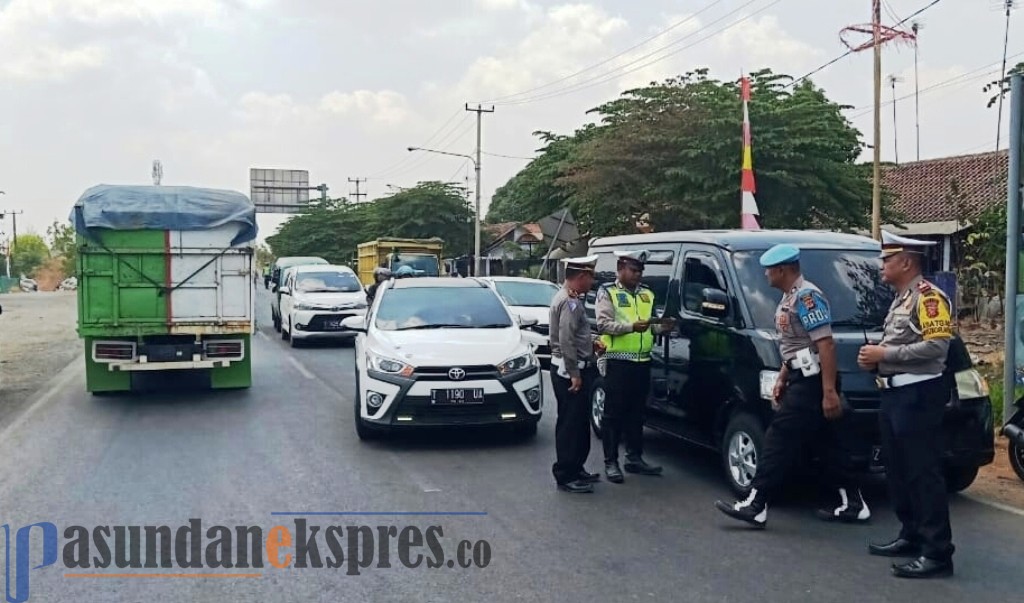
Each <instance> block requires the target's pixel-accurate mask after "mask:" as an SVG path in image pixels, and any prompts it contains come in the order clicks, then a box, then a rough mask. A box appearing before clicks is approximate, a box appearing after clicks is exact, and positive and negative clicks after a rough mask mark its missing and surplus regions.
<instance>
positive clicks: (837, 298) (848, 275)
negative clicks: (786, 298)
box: [733, 249, 893, 329]
mask: <svg viewBox="0 0 1024 603" xmlns="http://www.w3.org/2000/svg"><path fill="white" fill-rule="evenodd" d="M761 253H763V251H756V252H738V253H735V254H734V255H733V261H734V262H735V264H736V271H737V272H738V273H739V281H740V283H742V286H743V294H744V296H745V297H746V300H747V305H748V306H749V307H750V312H751V314H752V315H753V318H754V325H755V326H756V327H758V328H762V329H771V328H774V326H775V309H776V307H777V306H778V304H779V300H781V299H782V292H781V291H778V290H776V289H773V288H771V287H770V286H768V280H767V279H766V278H765V276H764V268H763V267H761V264H760V263H759V262H758V259H759V258H760V256H761ZM800 268H801V270H802V271H803V273H804V275H805V276H806V278H807V280H809V281H811V282H812V283H814V284H815V285H817V286H818V287H819V288H820V289H821V290H822V291H823V292H824V293H825V295H826V296H827V297H828V300H829V304H830V305H831V307H832V324H833V326H834V327H835V328H838V329H843V328H849V329H879V328H881V327H882V324H883V322H884V321H885V315H886V314H887V313H888V311H889V304H891V303H892V299H893V291H892V289H891V288H890V287H889V286H887V285H886V284H884V283H883V282H882V280H881V273H880V263H879V260H878V252H871V251H843V250H838V249H802V250H801V251H800Z"/></svg>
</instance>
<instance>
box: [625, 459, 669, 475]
mask: <svg viewBox="0 0 1024 603" xmlns="http://www.w3.org/2000/svg"><path fill="white" fill-rule="evenodd" d="M626 471H628V472H630V473H639V474H640V475H661V471H662V468H661V467H659V466H657V465H648V464H647V461H645V460H644V459H643V458H641V457H640V456H639V455H629V456H627V457H626Z"/></svg>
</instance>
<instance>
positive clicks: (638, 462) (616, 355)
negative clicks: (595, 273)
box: [595, 250, 675, 484]
mask: <svg viewBox="0 0 1024 603" xmlns="http://www.w3.org/2000/svg"><path fill="white" fill-rule="evenodd" d="M615 255H616V256H617V257H618V258H619V259H618V262H617V276H618V278H617V280H616V281H615V282H614V283H607V284H605V285H602V286H601V288H600V289H599V290H598V294H597V305H596V308H595V313H596V315H597V330H598V332H599V333H600V334H601V341H602V343H603V344H604V346H605V348H606V352H605V354H604V359H605V361H606V364H605V368H604V372H605V378H604V389H605V403H604V414H603V416H602V417H601V423H602V437H601V439H602V443H603V444H604V470H605V475H606V476H607V477H608V481H610V482H614V483H616V484H621V483H622V482H623V481H624V477H623V475H622V469H621V468H620V467H619V440H620V438H622V437H623V436H625V440H626V471H628V472H630V473H639V474H642V475H661V472H662V468H661V467H658V466H655V465H649V464H647V462H646V461H644V459H643V451H644V444H643V434H644V409H645V406H646V405H647V394H648V392H649V391H650V387H651V348H652V347H653V345H654V335H655V333H661V332H663V331H665V330H671V329H672V328H673V327H674V326H675V321H674V319H668V320H666V321H664V322H660V323H657V324H653V323H652V321H651V315H652V313H653V311H654V292H653V291H651V290H650V289H649V288H647V287H645V286H644V285H643V284H641V283H640V278H641V276H642V275H643V272H644V264H645V263H646V262H647V257H648V255H649V253H648V252H647V251H643V250H638V251H616V252H615Z"/></svg>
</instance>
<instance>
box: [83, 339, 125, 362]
mask: <svg viewBox="0 0 1024 603" xmlns="http://www.w3.org/2000/svg"><path fill="white" fill-rule="evenodd" d="M92 359H93V361H95V362H131V361H132V360H135V343H134V342H131V341H97V342H94V343H93V344H92Z"/></svg>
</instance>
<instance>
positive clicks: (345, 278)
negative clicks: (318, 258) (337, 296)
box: [295, 270, 363, 293]
mask: <svg viewBox="0 0 1024 603" xmlns="http://www.w3.org/2000/svg"><path fill="white" fill-rule="evenodd" d="M295 289H296V290H298V291H302V292H304V293H317V292H324V293H326V292H346V293H351V292H355V291H362V290H363V286H362V285H361V284H360V283H359V279H358V278H356V275H354V274H352V273H351V272H340V271H338V270H324V271H322V272H320V271H317V272H301V273H299V274H297V275H295Z"/></svg>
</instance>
